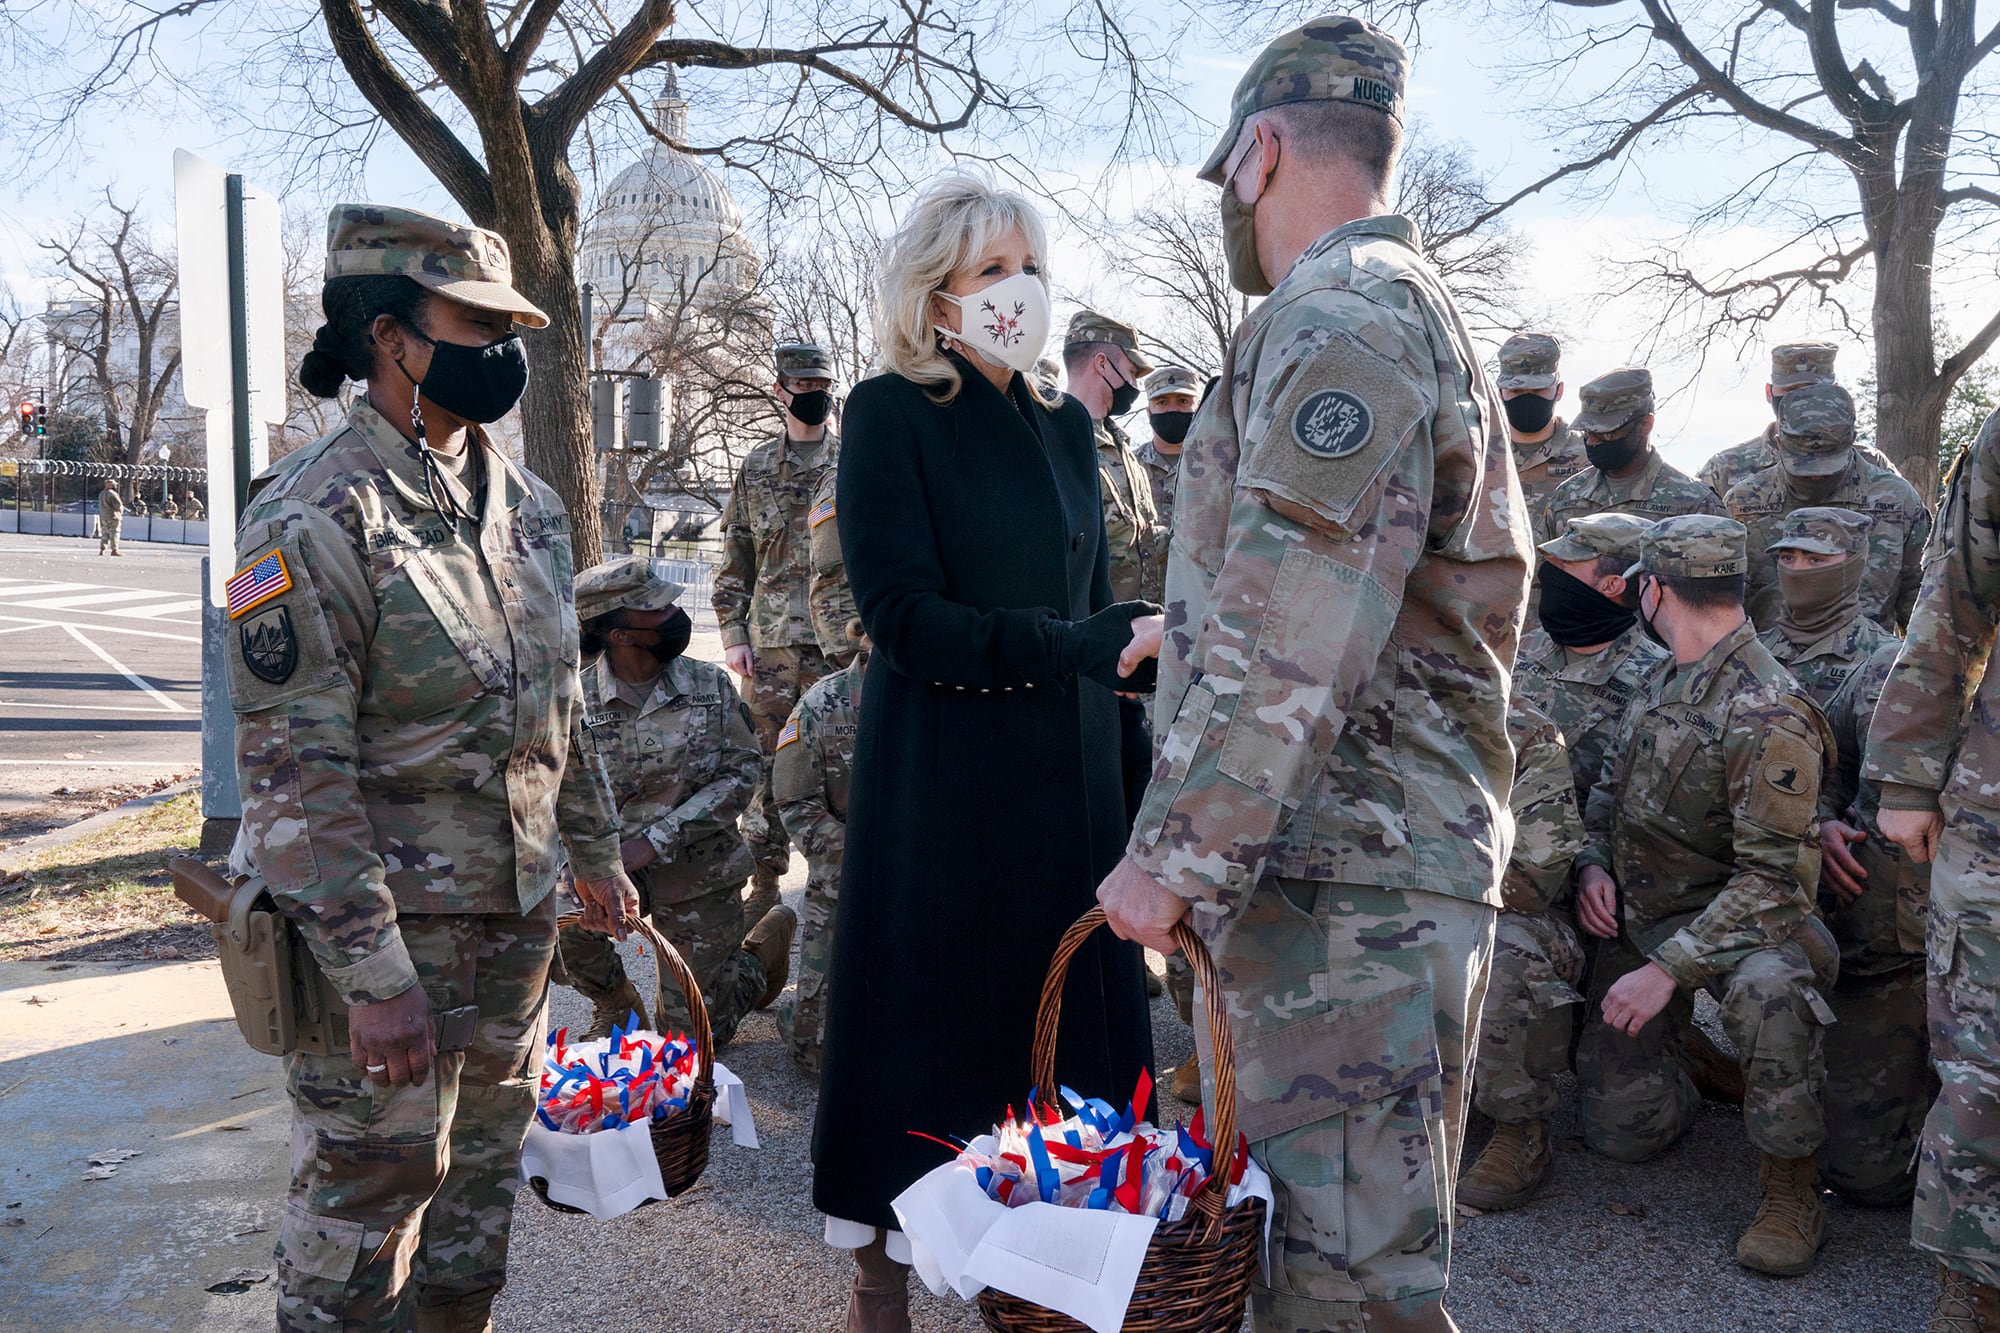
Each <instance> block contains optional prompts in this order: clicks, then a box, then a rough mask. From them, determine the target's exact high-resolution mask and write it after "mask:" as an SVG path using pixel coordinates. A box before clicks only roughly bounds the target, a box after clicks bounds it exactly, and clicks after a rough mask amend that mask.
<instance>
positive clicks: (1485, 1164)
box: [1458, 1120, 1555, 1213]
mask: <svg viewBox="0 0 2000 1333" xmlns="http://www.w3.org/2000/svg"><path fill="white" fill-rule="evenodd" d="M1554 1167H1555V1154H1554V1153H1552V1152H1550V1151H1549V1126H1548V1122H1547V1121H1546V1120H1524V1121H1522V1122H1521V1123H1520V1124H1518V1125H1510V1124H1507V1123H1505V1122H1499V1123H1496V1124H1495V1125H1494V1126H1493V1137H1492V1138H1490V1139H1488V1140H1487V1141H1486V1147H1485V1149H1484V1150H1483V1151H1481V1153H1480V1154H1479V1160H1478V1161H1476V1162H1474V1163H1473V1164H1472V1166H1471V1168H1470V1169H1469V1170H1467V1171H1466V1173H1465V1174H1464V1175H1462V1176H1460V1177H1459V1178H1458V1201H1459V1202H1460V1203H1463V1204H1470V1205H1471V1206H1472V1207H1474V1208H1477V1209H1479V1210H1480V1211H1481V1212H1487V1213H1498V1212H1504V1211H1506V1210H1507V1209H1509V1208H1519V1207H1520V1206H1521V1205H1522V1204H1524V1203H1526V1202H1527V1201H1528V1200H1530V1199H1532V1198H1534V1197H1535V1195H1536V1194H1538V1193H1540V1192H1541V1188H1542V1186H1544V1185H1546V1184H1548V1181H1549V1174H1550V1172H1551V1171H1552V1170H1553V1169H1554Z"/></svg>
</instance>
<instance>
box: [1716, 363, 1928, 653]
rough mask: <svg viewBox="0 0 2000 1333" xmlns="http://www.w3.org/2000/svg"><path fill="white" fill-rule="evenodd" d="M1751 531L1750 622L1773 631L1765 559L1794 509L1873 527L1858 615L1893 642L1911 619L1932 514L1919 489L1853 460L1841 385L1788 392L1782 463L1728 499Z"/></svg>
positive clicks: (1772, 580)
mask: <svg viewBox="0 0 2000 1333" xmlns="http://www.w3.org/2000/svg"><path fill="white" fill-rule="evenodd" d="M1726 499H1727V503H1728V505H1729V513H1730V516H1731V517H1732V518H1734V519H1735V520H1736V521H1737V522H1739V523H1741V524H1742V525H1743V526H1744V527H1746V528H1748V529H1749V530H1750V615H1751V618H1752V619H1754V620H1755V621H1756V622H1757V624H1758V626H1759V627H1760V628H1764V629H1769V628H1770V627H1771V626H1773V625H1775V624H1777V623H1778V616H1779V614H1780V612H1781V611H1782V610H1783V609H1784V596H1783V594H1782V593H1781V592H1780V591H1779V588H1778V560H1777V557H1776V556H1775V555H1773V554H1772V553H1771V543H1772V542H1774V541H1776V540H1777V536H1778V526H1779V524H1781V523H1782V522H1783V521H1784V518H1785V515H1786V514H1789V513H1790V512H1792V511H1793V510H1794V509H1799V508H1803V507H1805V506H1814V507H1818V508H1828V509H1851V510H1853V511H1854V512H1856V513H1858V514H1865V515H1867V517H1868V520H1869V530H1868V558H1867V562H1866V563H1867V571H1866V573H1865V574H1864V575H1863V577H1862V582H1861V612H1862V614H1863V615H1865V616H1867V617H1868V618H1869V619H1870V620H1873V621H1874V622H1875V623H1876V624H1878V625H1880V626H1882V628H1884V629H1886V630H1888V631H1890V632H1891V633H1894V632H1895V631H1897V630H1899V629H1901V628H1902V626H1903V625H1904V623H1905V622H1906V621H1907V620H1908V619H1909V616H1910V608H1911V606H1913V605H1915V603H1916V600H1917V585H1918V583H1919V582H1920V581H1921V580H1922V578H1923V572H1924V571H1923V559H1924V543H1925V541H1927V540H1928V539H1929V537H1930V533H1931V513H1930V510H1928V509H1926V508H1925V507H1924V502H1923V501H1922V500H1920V499H1918V498H1917V491H1916V488H1915V487H1914V486H1912V485H1910V483H1909V482H1907V481H1904V480H1903V479H1902V478H1901V477H1899V476H1897V475H1896V474H1895V473H1894V472H1891V471H1889V470H1888V469H1887V468H1882V467H1877V466H1876V465H1875V464H1873V463H1871V462H1869V461H1868V460H1867V459H1865V458H1863V457H1861V456H1860V455H1859V454H1858V453H1856V452H1855V450H1854V399H1853V398H1851V397H1849V396H1848V392H1847V390H1845V389H1843V388H1841V387H1840V386H1839V385H1838V384H1813V385H1808V386H1806V387H1805V388H1802V389H1794V390H1793V391H1792V392H1790V393H1788V394H1786V395H1785V396H1784V397H1783V398H1781V399H1779V400H1778V461H1777V462H1776V463H1774V464H1772V465H1771V466H1770V467H1767V468H1765V469H1764V470H1763V471H1762V472H1759V473H1757V474H1756V475H1755V476H1753V477H1751V478H1749V479H1748V480H1747V481H1742V482H1739V483H1737V485H1736V487H1735V488H1734V489H1733V490H1731V491H1730V492H1729V495H1728V496H1727V497H1726Z"/></svg>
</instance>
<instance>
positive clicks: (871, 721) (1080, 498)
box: [813, 361, 1152, 1228]
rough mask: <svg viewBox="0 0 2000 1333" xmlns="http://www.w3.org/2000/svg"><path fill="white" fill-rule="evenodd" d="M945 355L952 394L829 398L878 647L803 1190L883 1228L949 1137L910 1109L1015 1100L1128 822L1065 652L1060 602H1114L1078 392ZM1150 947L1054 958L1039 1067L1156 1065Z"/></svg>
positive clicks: (1103, 706) (1118, 1088)
mask: <svg viewBox="0 0 2000 1333" xmlns="http://www.w3.org/2000/svg"><path fill="white" fill-rule="evenodd" d="M959 368H960V370H961V372H962V373H963V374H964V376H965V387H964V388H963V389H962V390H961V391H960V392H959V394H958V396H957V397H956V398H955V399H953V401H952V402H951V403H950V404H949V405H947V406H939V405H938V404H937V403H935V402H933V401H932V400H931V399H929V398H928V397H927V396H926V395H925V393H924V391H923V390H922V389H921V388H920V387H919V386H918V385H916V384H914V383H913V382H911V381H909V380H906V379H904V378H902V377H901V376H897V375H880V376H877V377H875V378H873V379H869V380H866V381H864V382H862V383H860V384H857V385H856V386H855V387H854V390H853V392H852V393H851V394H850V395H849V397H848V400H847V407H846V412H845V415H844V419H843V423H842V445H841V459H840V480H839V492H838V496H837V501H836V508H837V513H838V521H839V523H840V542H841V554H842V556H843V558H844V559H845V561H846V565H847V578H848V582H849V584H850V585H851V586H852V588H853V590H854V597H855V601H856V603H857V604H858V605H859V607H860V610H861V619H862V621H863V623H864V624H865V625H866V626H867V628H868V633H869V635H870V637H871V638H872V639H873V641H874V653H873V655H872V656H871V657H870V658H869V660H868V672H867V677H866V680H865V682H864V685H863V694H862V705H861V720H860V734H859V736H858V737H857V740H856V745H855V756H854V771H853V777H852V786H851V788H850V793H849V804H848V820H847V842H846V851H845V858H844V864H843V868H842V876H841V888H840V901H839V905H838V907H837V909H836V913H835V927H834V943H833V955H832V960H831V966H830V970H829V974H828V977H827V986H828V991H829V999H828V1011H827V1023H826V1033H827V1035H826V1048H825V1053H824V1064H823V1071H824V1072H823V1073H822V1075H821V1082H820V1098H819V1119H818V1123H817V1125H816V1126H815V1129H814V1134H813V1163H814V1171H813V1202H814V1204H815V1206H817V1207H818V1208H819V1210H820V1211H821V1212H823V1213H825V1214H827V1215H829V1216H832V1217H840V1218H846V1219H849V1220H852V1221H857V1222H864V1223H869V1224H871V1225H874V1226H880V1227H889V1228H894V1227H895V1226H896V1220H895V1215H894V1214H893V1213H892V1212H891V1211H890V1208H889V1201H890V1200H891V1199H893V1198H894V1197H895V1196H896V1195H897V1194H899V1193H901V1192H902V1190H903V1189H904V1188H905V1187H906V1186H908V1185H909V1184H910V1182H911V1181H913V1180H915V1179H916V1178H917V1177H918V1176H921V1175H922V1174H924V1173H925V1172H926V1171H929V1170H930V1169H932V1168H933V1167H935V1166H937V1165H939V1164H940V1163H942V1162H945V1161H947V1160H949V1158H950V1154H949V1152H948V1151H947V1150H946V1149H944V1148H943V1147H941V1146H939V1145H938V1144H936V1143H933V1142H930V1141H929V1140H926V1139H922V1138H918V1137H915V1135H914V1134H913V1132H912V1131H917V1132H921V1133H924V1134H933V1135H936V1136H938V1137H939V1138H950V1137H954V1136H956V1137H958V1138H961V1139H967V1138H971V1137H972V1136H974V1135H976V1134H983V1133H986V1132H988V1131H989V1130H991V1128H992V1127H993V1125H994V1124H995V1122H996V1121H998V1120H999V1119H1000V1118H1001V1117H1002V1115H1003V1114H1004V1113H1005V1111H1006V1109H1007V1107H1008V1105H1009V1104H1010V1103H1011V1104H1012V1105H1013V1106H1014V1107H1015V1108H1016V1109H1017V1110H1019V1109H1021V1108H1022V1107H1023V1106H1024V1104H1025V1101H1026V1098H1027V1095H1028V1091H1029V1088H1030V1085H1031V1082H1032V1079H1033V1075H1032V1073H1031V1068H1030V1060H1029V1048H1030V1046H1031V1045H1032V1044H1033V1037H1034V1024H1035V1002H1036V999H1037V997H1038V996H1039V994H1040V992H1041V986H1042V979H1043V977H1044V975H1045V974H1046V972H1047V968H1048V964H1049V960H1050V958H1051V956H1052V955H1053V953H1054V951H1055V946H1056V942H1057V941H1058V940H1059V939H1060V938H1061V937H1062V934H1063V932H1064V931H1065V930H1066V929H1067V928H1068V927H1069V926H1070V924H1071V923H1072V922H1074V921H1075V920H1076V918H1077V917H1079V916H1080V915H1082V914H1083V913H1084V912H1085V911H1086V910H1088V909H1089V908H1090V907H1092V906H1094V905H1095V903H1096V889H1097V885H1098V883H1099V882H1100V881H1101V880H1102V879H1103V877H1104V876H1105V875H1106V874H1108V873H1109V872H1110V871H1111V869H1112V867H1113V866H1115V865H1116V864H1117V863H1118V859H1119V857H1120V856H1121V855H1122V854H1123V851H1124V845H1125V836H1126V820H1125V798H1124V794H1123V791H1122V788H1121V783H1120V765H1119V749H1120V739H1121V737H1120V727H1121V722H1120V715H1119V709H1118V700H1117V697H1116V696H1115V695H1114V694H1113V693H1112V692H1111V691H1110V690H1108V689H1106V688H1105V687H1104V686H1102V685H1099V684H1097V683H1096V682H1094V681H1090V680H1085V679H1082V678H1080V677H1077V676H1074V675H1067V676H1066V675H1065V674H1064V673H1063V672H1062V670H1061V668H1060V663H1059V656H1060V651H1059V650H1060V644H1061V641H1062V638H1063V634H1064V631H1065V627H1066V624H1067V623H1068V622H1074V621H1079V620H1082V619H1084V618H1085V617H1087V616H1088V615H1089V614H1090V613H1091V612H1093V611H1095V610H1099V609H1102V608H1103V607H1105V606H1108V605H1109V604H1110V603H1111V583H1110V578H1109V574H1108V570H1109V549H1108V546H1107V544H1106V541H1105V536H1104V517H1103V509H1102V507H1101V506H1100V504H1099V501H1098V482H1097V464H1096V450H1095V446H1094V444H1093V443H1092V439H1091V429H1090V419H1089V416H1088V414H1087V413H1086V412H1085V411H1084V409H1083V407H1082V406H1081V405H1080V404H1078V403H1077V402H1075V401H1074V400H1071V399H1065V400H1064V401H1063V402H1062V404H1061V405H1060V406H1059V407H1056V408H1053V409H1051V408H1046V407H1043V406H1042V405H1041V404H1039V403H1037V402H1035V401H1034V399H1033V398H1032V397H1030V396H1029V394H1028V393H1027V391H1026V388H1025V387H1024V385H1023V382H1022V379H1021V377H1020V376H1018V375H1016V376H1015V377H1014V381H1013V386H1012V389H1011V391H1010V393H1008V394H1006V395H1003V394H1001V393H1000V392H999V391H998V390H996V389H995V388H994V387H993V385H992V383H991V382H990V381H988V380H987V379H986V378H985V377H983V376H982V375H980V374H979V372H978V371H977V370H975V369H973V368H972V367H971V366H970V365H969V364H967V363H965V362H963V361H960V362H959ZM1143 968H1144V961H1143V956H1142V954H1141V951H1140V949H1139V947H1138V946H1137V945H1134V944H1128V943H1126V942H1124V941H1121V940H1118V939H1117V938H1116V937H1114V936H1113V935H1112V934H1111V933H1110V932H1109V931H1108V930H1100V931H1099V932H1098V934H1097V935H1096V936H1095V937H1093V939H1092V941H1091V943H1090V944H1089V945H1086V947H1085V948H1084V949H1083V950H1082V951H1081V952H1080V953H1079V954H1078V955H1077V957H1076V960H1075V962H1074V963H1073V964H1072V965H1071V968H1070V974H1069V984H1068V988H1067V989H1066V991H1065V992H1064V1000H1063V1012H1062V1028H1061V1033H1060V1040H1059V1041H1058V1044H1057V1048H1056V1073H1057V1077H1058V1079H1059V1080H1060V1081H1062V1082H1063V1083H1066V1084H1067V1085H1068V1086H1070V1087H1072V1088H1074V1089H1075V1090H1077V1091H1078V1092H1080V1093H1082V1094H1084V1095H1085V1096H1090V1097H1102V1098H1104V1099H1105V1100H1107V1101H1110V1102H1113V1103H1114V1104H1119V1105H1122V1104H1123V1103H1124V1101H1125V1100H1126V1098H1128V1097H1129V1096H1130V1095H1131V1091H1132V1087H1133V1084H1134V1081H1135V1080H1136V1079H1137V1078H1138V1076H1139V1072H1140V1070H1141V1069H1142V1068H1144V1069H1150V1067H1151V1064H1152V1028H1151V1025H1150V1020H1149V1018H1148V1014H1147V1002H1146V991H1145V980H1144V977H1143V975H1142V970H1143ZM1143 1109H1144V1108H1142V1110H1143Z"/></svg>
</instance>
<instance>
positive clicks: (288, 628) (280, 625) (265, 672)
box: [236, 606, 299, 685]
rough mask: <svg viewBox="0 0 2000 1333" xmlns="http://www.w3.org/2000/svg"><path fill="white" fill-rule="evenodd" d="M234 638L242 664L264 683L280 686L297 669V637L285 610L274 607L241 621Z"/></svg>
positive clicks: (290, 618) (290, 616) (281, 607)
mask: <svg viewBox="0 0 2000 1333" xmlns="http://www.w3.org/2000/svg"><path fill="white" fill-rule="evenodd" d="M236 635H237V645H238V647H239V649H240V650H241V651H242V653H243V665H244V666H246V667H249V668H250V674H251V675H253V676H255V677H256V678H257V679H259V680H261V681H264V682H265V683H266V684H270V685H282V684H284V683H285V682H286V681H288V680H290V679H291V678H292V672H294V671H296V670H297V669H298V665H299V636H298V632H297V631H296V630H294V629H293V628H292V613H291V612H290V611H289V610H287V609H286V608H285V607H283V606H274V607H272V608H271V609H270V610H268V611H266V612H264V613H263V614H262V615H258V616H253V617H251V618H250V619H248V620H245V621H242V622H240V623H239V624H238V625H237V627H236Z"/></svg>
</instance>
